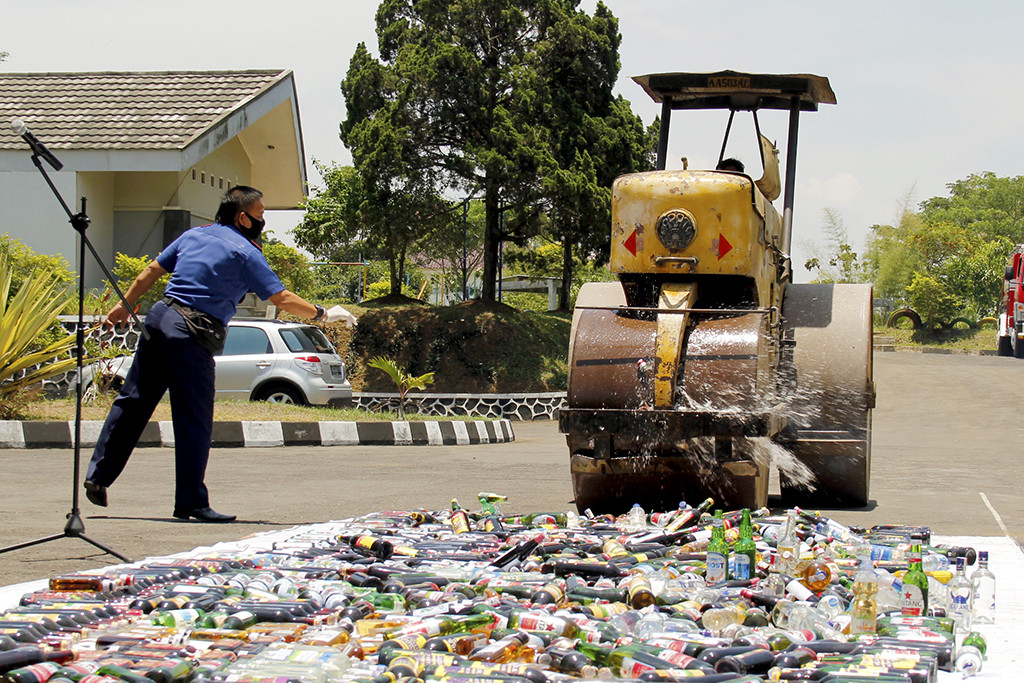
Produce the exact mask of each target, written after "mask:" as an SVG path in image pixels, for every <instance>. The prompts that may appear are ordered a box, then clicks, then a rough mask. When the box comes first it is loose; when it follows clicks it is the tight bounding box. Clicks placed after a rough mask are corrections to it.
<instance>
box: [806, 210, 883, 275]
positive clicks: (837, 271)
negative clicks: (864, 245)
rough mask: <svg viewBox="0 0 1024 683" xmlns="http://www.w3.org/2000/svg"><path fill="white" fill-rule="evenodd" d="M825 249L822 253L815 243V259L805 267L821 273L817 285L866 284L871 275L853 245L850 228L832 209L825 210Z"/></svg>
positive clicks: (812, 246) (823, 228)
mask: <svg viewBox="0 0 1024 683" xmlns="http://www.w3.org/2000/svg"><path fill="white" fill-rule="evenodd" d="M822 232H824V234H825V249H826V252H824V253H822V252H821V251H820V248H819V247H818V246H817V245H814V244H811V253H812V254H813V256H812V257H811V258H809V259H808V260H807V262H806V263H805V264H804V267H805V268H807V270H813V271H817V277H815V279H814V281H815V282H866V281H867V279H868V275H867V273H866V272H865V270H864V264H862V263H861V261H860V260H859V258H858V256H857V252H855V251H854V250H853V247H852V246H851V245H850V237H849V235H848V233H847V231H846V225H845V224H844V223H843V218H842V216H841V215H840V214H839V212H838V211H836V210H835V209H832V208H826V209H825V210H824V224H823V225H822Z"/></svg>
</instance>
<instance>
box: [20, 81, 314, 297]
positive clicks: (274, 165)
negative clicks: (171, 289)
mask: <svg viewBox="0 0 1024 683" xmlns="http://www.w3.org/2000/svg"><path fill="white" fill-rule="evenodd" d="M15 120H21V121H23V122H24V123H25V124H26V125H27V126H28V128H29V130H31V132H32V133H33V134H34V135H35V136H36V137H37V138H38V139H39V140H40V141H41V142H42V143H43V144H45V145H46V147H47V148H48V149H49V150H50V151H51V152H52V153H53V154H54V156H56V157H57V158H58V159H59V161H60V162H61V163H63V165H64V166H63V169H62V170H61V171H59V172H58V171H54V170H53V169H52V168H49V167H48V166H45V164H44V167H45V168H46V171H47V172H48V174H49V175H50V177H51V179H52V180H53V181H54V184H55V185H56V186H57V188H58V190H59V191H60V192H61V194H62V195H63V196H64V198H65V201H67V202H68V204H69V205H72V209H73V210H74V211H78V210H79V209H80V208H81V201H80V200H81V197H86V198H87V200H88V202H87V212H88V214H89V217H90V218H91V219H92V225H91V227H90V229H89V231H88V233H87V234H88V236H89V239H90V241H91V242H92V243H93V246H94V247H95V248H96V250H97V252H98V253H99V254H100V256H101V258H103V259H104V262H105V263H106V264H107V266H108V267H110V266H111V265H112V264H113V260H114V255H115V254H116V253H118V252H120V253H124V254H127V255H130V256H143V255H148V256H150V257H152V256H156V254H157V253H159V251H160V250H161V249H162V248H163V247H164V246H165V245H166V244H168V243H170V241H171V240H173V239H174V238H175V237H177V236H178V235H179V234H181V233H182V232H183V231H184V230H187V229H188V228H190V227H194V226H197V225H205V224H207V223H209V222H211V221H212V220H213V214H214V213H215V212H216V210H217V206H218V204H219V201H220V197H221V195H222V194H223V193H224V191H225V190H226V189H227V188H228V187H230V186H232V185H238V184H244V185H252V186H254V187H258V188H259V189H261V190H262V191H263V193H264V200H265V202H266V205H267V208H268V209H294V208H297V207H298V205H299V202H300V201H301V200H302V199H303V197H304V196H305V187H306V167H305V160H304V159H305V155H304V152H303V149H302V129H301V125H300V121H299V109H298V101H297V98H296V95H295V83H294V79H293V76H292V72H291V71H288V70H285V71H280V70H270V71H230V72H228V71H183V72H123V73H109V72H105V73H2V72H0V234H2V233H7V234H9V235H11V236H12V237H16V238H18V239H19V240H21V241H22V242H24V243H26V244H27V245H28V246H29V247H31V248H32V249H34V250H35V251H37V252H40V253H46V254H62V255H63V256H64V258H65V259H66V260H67V261H68V263H70V264H72V265H73V266H75V265H77V263H78V259H77V256H76V254H77V240H76V233H75V232H74V230H73V229H72V228H71V227H70V225H69V223H68V221H67V216H66V214H65V213H64V211H63V209H62V208H61V207H60V205H59V204H58V203H57V201H56V199H55V198H54V197H53V195H52V193H51V191H50V189H49V188H48V187H47V186H46V182H45V180H44V179H43V177H42V176H41V175H40V173H39V171H38V170H37V169H36V167H35V165H34V164H33V161H32V153H31V150H30V149H29V146H28V145H27V144H26V143H25V141H24V140H22V138H21V137H20V136H18V135H16V134H15V133H14V132H13V131H12V129H11V126H10V124H11V122H12V121H15ZM86 275H87V280H88V283H89V284H90V286H98V285H99V284H100V283H101V280H102V276H101V275H100V273H99V269H98V268H96V267H90V263H89V260H88V259H87V261H86Z"/></svg>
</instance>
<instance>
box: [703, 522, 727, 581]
mask: <svg viewBox="0 0 1024 683" xmlns="http://www.w3.org/2000/svg"><path fill="white" fill-rule="evenodd" d="M728 567H729V544H728V543H727V542H726V540H725V526H723V524H722V511H721V510H715V521H714V528H712V530H711V542H710V543H709V544H708V553H707V562H706V567H705V569H704V580H705V581H707V583H708V584H709V585H710V584H716V583H721V582H722V581H725V580H726V578H728V577H727V572H728Z"/></svg>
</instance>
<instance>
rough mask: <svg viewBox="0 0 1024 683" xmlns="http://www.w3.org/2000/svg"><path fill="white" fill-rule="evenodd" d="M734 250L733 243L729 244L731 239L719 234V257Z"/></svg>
mask: <svg viewBox="0 0 1024 683" xmlns="http://www.w3.org/2000/svg"><path fill="white" fill-rule="evenodd" d="M730 251H732V245H731V244H729V240H727V239H725V235H723V234H721V233H719V234H718V258H722V257H723V256H725V255H726V254H728V253H729V252H730Z"/></svg>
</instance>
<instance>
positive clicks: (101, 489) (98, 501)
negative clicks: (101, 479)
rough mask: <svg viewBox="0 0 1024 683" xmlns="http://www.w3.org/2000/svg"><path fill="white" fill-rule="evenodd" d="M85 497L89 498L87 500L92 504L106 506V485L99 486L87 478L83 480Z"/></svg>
mask: <svg viewBox="0 0 1024 683" xmlns="http://www.w3.org/2000/svg"><path fill="white" fill-rule="evenodd" d="M85 497H86V498H88V499H89V502H90V503H92V504H93V505H99V506H100V507H101V508H105V507H107V487H106V486H100V485H99V484H97V483H95V482H91V481H89V480H88V479H86V480H85Z"/></svg>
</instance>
